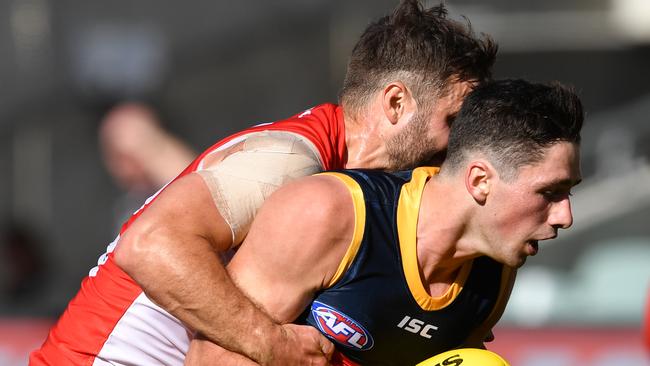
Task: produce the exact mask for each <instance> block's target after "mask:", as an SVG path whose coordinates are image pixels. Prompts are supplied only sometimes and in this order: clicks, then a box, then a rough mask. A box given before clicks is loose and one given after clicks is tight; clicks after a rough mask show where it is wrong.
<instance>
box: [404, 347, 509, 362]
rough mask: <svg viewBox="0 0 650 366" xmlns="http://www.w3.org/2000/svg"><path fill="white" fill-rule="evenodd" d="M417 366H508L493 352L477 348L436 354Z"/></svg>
mask: <svg viewBox="0 0 650 366" xmlns="http://www.w3.org/2000/svg"><path fill="white" fill-rule="evenodd" d="M417 366H510V364H509V363H508V362H507V361H506V360H504V359H503V358H502V357H501V356H499V355H497V354H496V353H494V352H490V351H488V350H485V349H478V348H460V349H455V350H451V351H447V352H443V353H440V354H437V355H435V356H433V357H431V358H429V359H427V360H424V361H422V362H420V363H419V364H417Z"/></svg>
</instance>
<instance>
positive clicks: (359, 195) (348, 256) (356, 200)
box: [318, 172, 366, 288]
mask: <svg viewBox="0 0 650 366" xmlns="http://www.w3.org/2000/svg"><path fill="white" fill-rule="evenodd" d="M318 175H329V176H332V177H336V178H338V179H339V180H341V181H342V182H343V184H345V186H346V187H348V190H349V191H350V194H351V195H352V202H353V204H354V233H353V235H352V241H351V242H350V245H349V246H348V250H347V251H346V252H345V255H344V256H343V259H342V260H341V263H339V266H338V268H337V269H336V272H335V273H334V276H333V277H332V279H331V280H330V281H329V283H327V284H326V286H325V288H330V287H332V286H334V284H336V282H338V280H339V279H340V278H341V277H342V276H343V274H344V273H345V272H346V271H347V270H348V268H350V265H352V261H353V260H354V258H355V257H356V255H357V252H358V251H359V247H360V246H361V240H362V239H363V233H364V229H365V224H366V204H365V201H364V199H363V191H362V190H361V186H359V183H357V182H356V181H355V180H354V179H352V178H350V176H348V175H345V174H342V173H335V172H325V173H320V174H318Z"/></svg>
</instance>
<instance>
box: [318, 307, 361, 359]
mask: <svg viewBox="0 0 650 366" xmlns="http://www.w3.org/2000/svg"><path fill="white" fill-rule="evenodd" d="M311 315H312V316H313V317H314V321H315V322H316V325H318V328H319V329H320V331H321V332H323V334H325V335H326V336H327V337H329V338H331V339H333V340H335V341H336V342H337V343H339V344H342V345H344V346H347V347H349V348H352V349H356V350H360V351H367V350H369V349H371V348H372V346H373V340H372V336H371V335H370V333H369V332H368V331H367V330H365V329H364V328H363V327H362V326H361V324H359V323H357V322H356V321H355V320H354V319H352V318H350V317H349V316H347V315H345V314H343V313H342V312H340V311H338V310H336V309H334V308H332V307H331V306H329V305H327V304H323V303H322V302H318V301H314V302H313V303H312V304H311Z"/></svg>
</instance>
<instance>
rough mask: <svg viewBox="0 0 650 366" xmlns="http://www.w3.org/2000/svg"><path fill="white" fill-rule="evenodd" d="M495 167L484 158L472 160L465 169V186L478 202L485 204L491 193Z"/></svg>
mask: <svg viewBox="0 0 650 366" xmlns="http://www.w3.org/2000/svg"><path fill="white" fill-rule="evenodd" d="M493 176H494V168H493V167H492V165H491V164H490V163H488V162H486V161H484V160H476V161H472V162H471V163H469V164H468V165H467V168H466V170H465V188H466V189H467V192H469V194H470V195H471V196H472V197H473V198H474V201H476V202H477V203H478V204H480V205H483V204H485V201H486V200H487V197H488V195H489V194H490V186H491V184H492V178H493Z"/></svg>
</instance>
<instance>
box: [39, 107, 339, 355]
mask: <svg viewBox="0 0 650 366" xmlns="http://www.w3.org/2000/svg"><path fill="white" fill-rule="evenodd" d="M262 131H286V132H289V133H294V134H298V135H301V136H303V137H305V138H306V139H308V140H309V141H310V142H311V143H312V144H313V145H314V147H316V149H317V150H318V152H319V153H320V161H321V162H322V165H323V166H322V168H323V170H326V169H342V168H343V167H344V165H345V162H346V160H347V150H346V146H345V131H344V121H343V112H342V110H341V108H340V107H338V106H336V105H333V104H323V105H320V106H317V107H314V108H312V109H309V110H306V111H304V112H302V113H301V114H298V115H295V116H293V117H291V118H289V119H286V120H282V121H278V122H274V123H267V124H262V125H258V126H255V127H252V128H249V129H247V130H244V131H242V132H239V133H236V134H234V135H232V136H230V137H227V138H225V139H223V140H221V141H219V142H217V143H216V144H214V145H213V146H212V147H210V148H209V149H207V150H206V151H205V152H203V153H202V154H201V155H200V156H199V157H197V158H196V159H195V160H194V161H193V162H192V163H191V164H190V165H189V166H188V167H187V168H186V169H185V170H184V171H183V172H182V173H181V174H180V175H179V176H178V177H177V178H176V179H178V178H179V177H181V176H184V175H186V174H189V173H191V172H194V171H197V170H200V167H201V163H202V161H203V158H204V157H206V156H207V155H209V154H210V153H212V152H214V151H217V150H221V149H225V148H227V147H229V146H232V145H234V144H236V143H237V142H239V141H242V140H243V139H245V138H246V136H248V135H250V134H252V133H256V132H262ZM163 189H164V187H163ZM161 191H162V189H161ZM158 193H160V191H159V192H158ZM158 193H156V194H155V195H154V196H152V197H150V198H149V199H148V200H147V201H146V202H145V204H144V206H143V207H142V208H140V209H139V210H138V211H136V212H135V213H134V214H133V216H131V218H130V219H129V220H128V221H127V222H126V223H125V224H124V225H123V226H122V229H121V230H120V234H122V233H124V231H126V230H127V229H128V228H129V226H130V225H131V223H132V222H133V221H134V220H136V219H137V218H138V217H139V216H140V214H141V213H142V212H143V211H144V210H146V208H147V207H148V206H149V204H150V203H151V201H153V200H154V199H155V197H156V196H157V195H158ZM118 241H119V235H118V237H117V238H116V239H115V240H114V241H113V242H112V243H111V244H110V245H109V246H108V248H107V252H106V253H105V254H104V255H102V256H101V257H100V258H99V260H98V263H97V267H95V268H93V269H91V270H90V273H89V275H88V277H86V278H85V279H84V280H83V281H82V283H81V289H80V291H79V292H78V293H77V295H76V296H75V297H74V299H72V301H71V302H70V303H69V304H68V307H67V309H66V310H65V312H64V313H63V314H62V315H61V317H60V318H59V320H58V322H57V324H56V325H55V326H54V327H53V328H52V329H51V330H50V333H49V335H48V338H47V339H46V341H45V343H44V344H43V345H42V346H41V348H40V349H38V350H36V351H34V352H33V353H32V354H31V355H30V365H104V364H111V365H122V364H128V365H163V364H164V365H182V364H183V360H184V357H185V353H186V352H187V349H188V347H189V342H190V340H191V336H192V331H191V330H190V329H188V328H187V327H185V326H184V325H183V323H181V322H180V321H179V320H178V319H176V318H175V317H173V316H172V315H171V314H169V313H167V312H166V311H165V310H163V309H162V308H160V307H158V306H157V305H156V304H154V303H153V302H152V301H151V300H149V299H148V298H147V297H146V296H145V294H144V293H143V292H142V289H141V288H140V287H139V286H138V285H137V284H136V283H135V282H134V281H133V279H131V278H130V277H129V276H128V275H127V274H126V273H125V272H123V271H122V270H121V269H120V268H119V267H118V266H117V265H116V264H115V263H114V261H113V254H112V253H113V250H114V249H115V247H116V246H117V245H118Z"/></svg>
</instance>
